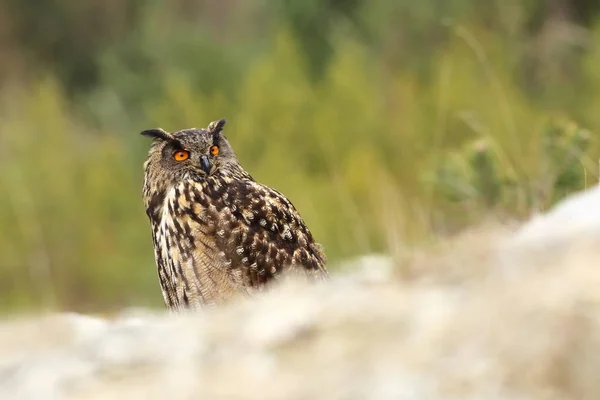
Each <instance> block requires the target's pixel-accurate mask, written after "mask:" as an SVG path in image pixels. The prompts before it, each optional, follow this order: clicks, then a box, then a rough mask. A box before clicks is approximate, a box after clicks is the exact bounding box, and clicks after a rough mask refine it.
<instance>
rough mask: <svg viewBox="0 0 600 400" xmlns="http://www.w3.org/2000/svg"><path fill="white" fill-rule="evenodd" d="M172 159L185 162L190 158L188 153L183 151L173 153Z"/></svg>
mask: <svg viewBox="0 0 600 400" xmlns="http://www.w3.org/2000/svg"><path fill="white" fill-rule="evenodd" d="M173 158H174V159H175V161H185V160H187V159H188V158H190V152H189V151H185V150H177V151H176V152H175V153H173Z"/></svg>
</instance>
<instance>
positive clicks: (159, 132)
mask: <svg viewBox="0 0 600 400" xmlns="http://www.w3.org/2000/svg"><path fill="white" fill-rule="evenodd" d="M140 135H142V136H147V137H151V138H153V139H162V140H165V141H170V140H173V136H171V134H170V133H168V132H166V131H165V130H164V129H162V128H154V129H146V130H144V131H141V132H140Z"/></svg>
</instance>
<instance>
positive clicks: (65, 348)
mask: <svg viewBox="0 0 600 400" xmlns="http://www.w3.org/2000/svg"><path fill="white" fill-rule="evenodd" d="M599 206H600V190H599V189H598V188H594V189H590V190H588V191H587V193H583V194H578V195H575V196H573V197H572V198H570V199H567V200H566V201H564V202H563V203H562V204H560V205H558V206H557V207H555V208H554V209H553V210H550V211H549V212H548V213H547V214H546V215H543V216H539V217H537V218H535V219H534V220H533V221H532V222H530V223H529V224H526V225H525V226H524V227H522V228H520V229H518V230H517V231H516V232H508V233H505V232H502V234H501V235H498V236H499V238H497V239H494V240H493V243H491V244H490V243H489V242H490V240H487V239H486V243H487V246H488V247H485V254H483V255H482V254H481V252H477V251H475V250H476V249H477V248H483V246H481V245H480V243H481V242H479V241H477V240H476V239H475V237H476V236H478V235H477V234H475V235H470V236H469V235H468V236H467V237H466V238H464V239H463V241H464V242H465V243H466V244H465V245H463V246H456V247H454V248H451V249H449V250H448V251H447V254H446V255H444V256H443V257H441V258H440V257H432V259H431V260H430V261H429V263H430V264H429V266H430V267H431V268H430V271H433V272H431V273H430V274H429V276H428V279H416V278H418V277H415V279H413V278H410V279H407V278H406V277H401V276H402V274H398V273H395V272H394V271H395V270H398V269H400V270H401V269H402V268H405V267H406V266H405V265H400V266H398V267H397V268H395V266H394V263H393V261H392V260H391V259H390V258H389V257H386V256H384V255H370V256H365V257H362V258H358V259H356V260H351V261H348V262H347V263H344V264H345V266H346V268H345V269H344V272H340V273H337V274H333V277H332V281H331V282H330V283H328V284H323V285H317V286H307V285H305V284H302V283H299V282H292V281H290V282H286V283H285V284H284V285H282V286H280V287H278V288H276V289H275V290H272V291H270V292H268V293H265V294H264V295H261V296H260V297H257V298H254V299H252V300H249V301H240V302H237V303H233V304H230V305H228V306H226V307H223V308H221V309H216V310H211V311H209V312H205V313H199V314H195V315H193V314H190V315H169V314H166V313H164V312H155V311H147V310H128V311H124V312H123V313H122V314H121V315H119V316H117V317H116V318H114V319H101V318H95V317H90V316H85V315H78V314H56V315H46V316H27V317H20V318H10V319H6V320H5V321H3V322H1V323H0V399H40V400H45V399H168V400H176V399H256V400H259V399H260V400H271V399H273V400H275V399H292V400H294V399H331V400H336V399H340V400H342V399H344V400H345V399H378V400H379V399H407V400H408V399H411V400H412V399H424V400H428V399H448V400H451V399H464V400H471V399H472V400H481V399H490V400H493V399H506V400H509V399H510V400H525V399H536V400H537V399H598V398H600V378H599V375H598V374H599V372H598V371H600V289H599V288H600V270H599V266H600V247H598V246H597V244H598V237H599V235H600V207H599ZM479 236H481V235H479ZM459 249H462V250H459ZM464 249H467V250H466V251H465V250H464ZM472 254H477V255H476V256H472V257H469V255H472ZM440 263H441V264H443V266H444V267H445V266H448V268H449V269H451V270H453V271H454V272H452V273H451V274H447V273H446V272H445V270H446V268H442V267H441V266H440ZM418 264H419V269H418V270H419V271H421V270H425V269H426V267H427V265H428V261H427V259H426V257H425V259H423V258H420V259H419V261H418ZM436 271H438V272H439V273H438V272H436ZM460 271H462V273H461V272H460Z"/></svg>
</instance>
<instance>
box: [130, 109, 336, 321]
mask: <svg viewBox="0 0 600 400" xmlns="http://www.w3.org/2000/svg"><path fill="white" fill-rule="evenodd" d="M224 125H225V120H224V119H221V120H218V121H214V122H211V123H210V124H209V126H208V128H205V129H197V128H193V129H185V130H181V131H178V132H172V133H169V132H166V131H164V130H162V129H160V128H157V129H149V130H145V131H142V132H141V134H142V135H144V136H148V137H150V138H152V139H153V143H152V145H151V147H150V151H149V154H148V158H147V159H146V162H145V163H144V187H143V198H144V205H145V208H146V214H147V215H148V218H149V219H150V224H151V227H152V240H153V242H154V256H155V260H156V265H157V267H158V277H159V281H160V286H161V289H162V294H163V299H164V302H165V305H166V306H167V307H168V308H169V309H170V310H173V311H176V310H184V309H196V308H201V307H205V306H214V305H217V304H220V303H222V302H224V301H226V300H228V299H230V298H231V297H233V296H236V295H240V294H241V295H244V294H251V293H252V292H254V291H257V290H262V289H264V288H265V287H266V286H267V285H268V284H270V283H271V282H272V281H273V280H274V279H277V278H279V277H281V276H282V273H285V272H296V273H297V272H300V273H301V274H302V275H303V276H306V277H308V278H309V279H310V280H313V279H315V280H325V279H327V269H326V267H325V262H326V257H325V254H324V253H323V251H322V248H321V246H320V245H319V244H318V243H316V242H315V240H314V239H313V236H312V234H311V232H310V231H309V230H308V228H307V226H306V225H305V223H304V221H303V220H302V218H301V217H300V215H299V214H298V212H297V211H296V209H295V208H294V206H293V205H292V203H291V202H290V201H289V200H288V199H287V198H286V197H285V196H283V195H282V194H281V193H279V192H277V191H276V190H274V189H272V188H270V187H268V186H265V185H262V184H260V183H258V182H256V181H255V180H254V179H252V177H251V176H250V175H249V174H248V172H246V171H245V170H244V168H242V166H241V165H240V163H239V161H238V159H237V157H236V155H235V153H234V151H233V149H232V147H231V145H230V144H229V141H228V140H227V139H226V138H225V136H224V135H223V133H222V130H223V126H224Z"/></svg>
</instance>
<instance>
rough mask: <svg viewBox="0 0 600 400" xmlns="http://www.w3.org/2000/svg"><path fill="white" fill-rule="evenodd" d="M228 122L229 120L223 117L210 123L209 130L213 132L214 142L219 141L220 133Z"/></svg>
mask: <svg viewBox="0 0 600 400" xmlns="http://www.w3.org/2000/svg"><path fill="white" fill-rule="evenodd" d="M226 122H227V120H226V119H225V118H221V119H220V120H218V121H213V122H211V123H210V124H208V128H207V130H208V131H209V132H210V133H211V134H212V137H213V142H214V143H216V142H218V139H219V133H221V131H222V130H223V127H224V126H225V123H226Z"/></svg>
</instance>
